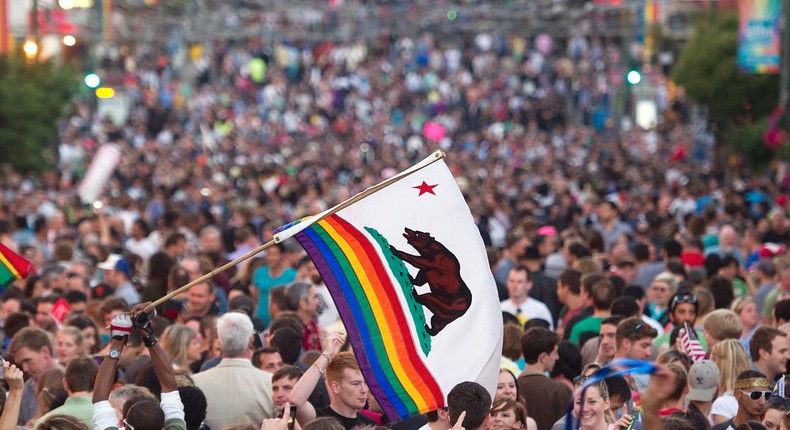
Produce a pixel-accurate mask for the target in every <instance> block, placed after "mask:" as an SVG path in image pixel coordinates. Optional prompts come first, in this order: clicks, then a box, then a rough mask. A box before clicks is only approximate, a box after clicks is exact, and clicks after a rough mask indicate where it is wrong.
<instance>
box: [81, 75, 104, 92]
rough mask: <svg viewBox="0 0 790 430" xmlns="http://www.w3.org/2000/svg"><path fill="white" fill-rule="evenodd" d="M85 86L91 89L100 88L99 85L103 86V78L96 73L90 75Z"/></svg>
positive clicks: (86, 77) (86, 76)
mask: <svg viewBox="0 0 790 430" xmlns="http://www.w3.org/2000/svg"><path fill="white" fill-rule="evenodd" d="M85 85H86V86H87V87H88V88H90V89H96V88H99V85H101V78H100V77H99V75H97V74H95V73H88V74H87V75H85Z"/></svg>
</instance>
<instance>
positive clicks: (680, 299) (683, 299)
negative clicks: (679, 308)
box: [669, 294, 697, 309]
mask: <svg viewBox="0 0 790 430" xmlns="http://www.w3.org/2000/svg"><path fill="white" fill-rule="evenodd" d="M681 303H689V304H692V305H693V304H695V303H697V297H695V296H692V295H690V294H684V295H682V296H675V297H674V298H673V299H672V304H671V305H670V306H669V307H670V309H674V308H675V305H679V304H681Z"/></svg>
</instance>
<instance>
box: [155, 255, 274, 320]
mask: <svg viewBox="0 0 790 430" xmlns="http://www.w3.org/2000/svg"><path fill="white" fill-rule="evenodd" d="M275 243H277V242H275V241H274V240H270V241H268V242H266V243H264V244H263V245H261V246H259V247H257V248H255V249H253V250H251V251H249V252H247V253H246V254H244V255H242V256H241V257H239V258H237V259H235V260H233V261H230V262H228V263H225V264H224V265H222V266H220V267H217V268H216V269H214V270H212V271H211V272H208V273H206V274H205V275H203V276H201V277H199V278H196V279H195V280H193V281H191V282H189V283H188V284H186V285H184V286H183V287H180V288H178V289H176V290H173V291H171V292H169V293H167V294H165V295H164V296H162V297H160V298H159V299H157V300H156V301H155V302H153V303H151V304H150V305H148V306H146V308H145V310H144V312H151V311H152V310H153V309H154V308H155V307H157V306H159V305H161V304H162V303H164V302H166V301H168V300H170V299H172V298H173V297H175V296H177V295H179V294H181V293H183V292H184V291H186V290H188V289H190V288H192V287H194V286H195V285H197V284H199V283H201V282H205V281H207V280H209V279H211V278H213V277H215V276H217V275H218V274H220V273H222V272H224V271H226V270H228V269H230V268H231V267H233V266H235V265H237V264H239V263H243V262H245V261H247V260H249V259H250V258H252V257H254V256H255V255H256V254H258V253H259V252H261V251H263V250H264V249H266V248H269V247H271V246H272V245H274V244H275Z"/></svg>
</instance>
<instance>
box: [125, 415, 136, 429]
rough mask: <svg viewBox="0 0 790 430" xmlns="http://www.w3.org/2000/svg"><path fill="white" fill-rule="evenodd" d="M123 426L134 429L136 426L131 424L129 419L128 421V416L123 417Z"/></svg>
mask: <svg viewBox="0 0 790 430" xmlns="http://www.w3.org/2000/svg"><path fill="white" fill-rule="evenodd" d="M123 428H125V429H127V430H134V426H133V425H131V424H129V421H126V418H124V419H123Z"/></svg>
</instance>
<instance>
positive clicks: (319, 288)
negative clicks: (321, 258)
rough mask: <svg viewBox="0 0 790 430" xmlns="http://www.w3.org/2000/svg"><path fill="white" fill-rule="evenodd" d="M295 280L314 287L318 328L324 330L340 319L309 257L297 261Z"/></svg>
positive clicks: (322, 280) (327, 290)
mask: <svg viewBox="0 0 790 430" xmlns="http://www.w3.org/2000/svg"><path fill="white" fill-rule="evenodd" d="M296 280H297V281H299V282H307V283H309V284H312V285H313V286H315V292H316V294H318V327H319V328H321V329H326V328H327V327H329V326H331V325H332V324H335V323H336V322H337V321H338V320H339V319H340V314H338V313H337V307H336V306H335V302H334V300H332V296H331V295H330V294H329V289H328V288H326V284H324V279H323V278H322V277H321V274H320V273H318V269H316V267H315V263H313V260H311V259H310V257H303V258H302V259H301V260H300V261H299V265H298V266H297V268H296Z"/></svg>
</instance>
